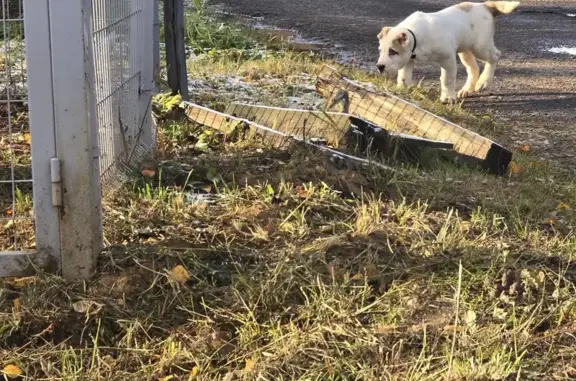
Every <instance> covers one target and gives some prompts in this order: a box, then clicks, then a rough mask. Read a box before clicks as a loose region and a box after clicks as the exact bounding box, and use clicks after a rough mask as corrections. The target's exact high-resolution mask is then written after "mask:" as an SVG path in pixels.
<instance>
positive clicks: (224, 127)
mask: <svg viewBox="0 0 576 381" xmlns="http://www.w3.org/2000/svg"><path fill="white" fill-rule="evenodd" d="M183 103H184V105H186V110H185V114H186V116H187V118H188V119H189V120H190V121H194V122H196V123H199V124H202V125H204V126H207V127H210V128H214V129H216V130H219V131H222V132H224V133H226V132H228V131H229V128H230V126H231V124H232V123H244V125H245V127H246V128H247V129H250V131H251V133H257V134H259V135H261V136H262V137H263V138H264V139H265V141H266V142H267V143H269V144H270V143H272V144H273V145H275V146H279V145H282V144H284V143H285V142H287V141H292V142H293V141H297V142H301V143H304V144H306V145H308V146H311V147H315V148H317V149H318V150H319V151H320V152H323V153H325V154H329V155H331V156H338V157H340V158H343V159H346V160H349V161H351V162H356V163H361V164H363V165H366V164H367V165H371V166H375V167H379V168H382V169H386V170H389V171H392V172H395V170H394V169H393V168H391V167H389V166H387V165H384V164H381V163H378V162H374V161H370V160H368V159H365V158H361V157H357V156H353V155H349V154H347V153H344V152H340V151H337V150H335V149H332V148H330V147H326V146H323V145H319V144H315V143H314V142H311V141H310V140H306V139H303V138H302V136H298V135H295V134H290V133H287V132H284V131H279V130H275V129H273V128H270V127H268V126H264V125H261V124H259V123H257V122H254V121H250V120H248V119H246V118H240V117H237V116H234V115H228V114H224V113H221V112H218V111H215V110H211V109H209V108H206V107H203V106H200V105H197V104H194V103H190V102H186V101H185V102H183ZM267 111H268V112H269V111H271V110H267Z"/></svg>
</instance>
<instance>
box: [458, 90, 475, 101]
mask: <svg viewBox="0 0 576 381" xmlns="http://www.w3.org/2000/svg"><path fill="white" fill-rule="evenodd" d="M473 92H474V91H473V90H472V89H467V88H462V89H461V90H460V91H458V98H459V99H462V98H468V97H469V96H470V95H472V93H473Z"/></svg>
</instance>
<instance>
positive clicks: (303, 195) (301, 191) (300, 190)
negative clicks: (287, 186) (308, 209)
mask: <svg viewBox="0 0 576 381" xmlns="http://www.w3.org/2000/svg"><path fill="white" fill-rule="evenodd" d="M296 193H298V197H300V198H306V197H307V193H308V192H306V189H305V188H304V187H303V186H302V185H298V186H297V187H296Z"/></svg>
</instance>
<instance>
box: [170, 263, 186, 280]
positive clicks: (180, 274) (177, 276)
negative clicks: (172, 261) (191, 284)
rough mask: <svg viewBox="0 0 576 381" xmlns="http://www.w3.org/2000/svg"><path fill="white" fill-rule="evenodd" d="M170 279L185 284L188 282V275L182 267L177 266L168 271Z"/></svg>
mask: <svg viewBox="0 0 576 381" xmlns="http://www.w3.org/2000/svg"><path fill="white" fill-rule="evenodd" d="M170 277H171V278H172V279H173V280H174V281H176V282H178V283H186V282H188V281H189V280H190V273H189V272H188V270H186V269H185V268H184V266H182V265H178V266H176V267H174V268H173V269H172V270H170Z"/></svg>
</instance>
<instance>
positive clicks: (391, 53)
mask: <svg viewBox="0 0 576 381" xmlns="http://www.w3.org/2000/svg"><path fill="white" fill-rule="evenodd" d="M388 54H389V55H390V57H392V56H395V55H396V54H398V52H397V51H396V50H393V49H390V50H388Z"/></svg>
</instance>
